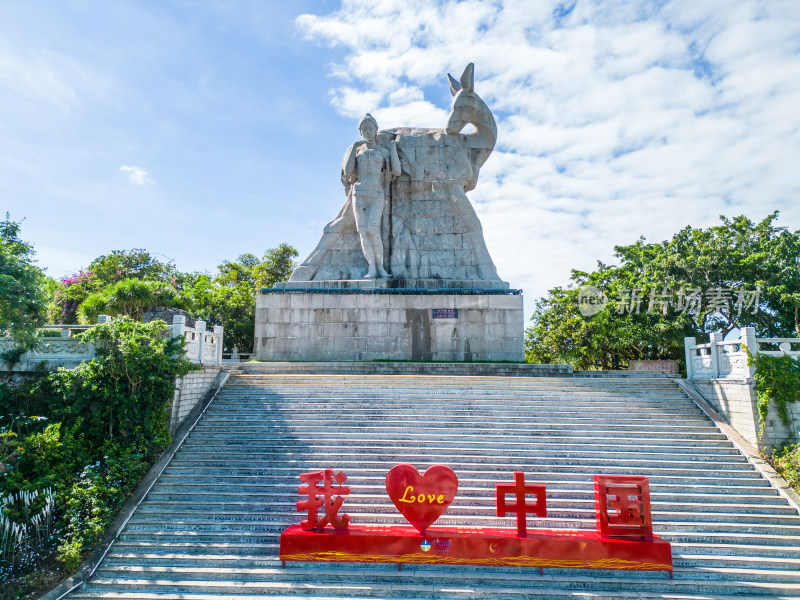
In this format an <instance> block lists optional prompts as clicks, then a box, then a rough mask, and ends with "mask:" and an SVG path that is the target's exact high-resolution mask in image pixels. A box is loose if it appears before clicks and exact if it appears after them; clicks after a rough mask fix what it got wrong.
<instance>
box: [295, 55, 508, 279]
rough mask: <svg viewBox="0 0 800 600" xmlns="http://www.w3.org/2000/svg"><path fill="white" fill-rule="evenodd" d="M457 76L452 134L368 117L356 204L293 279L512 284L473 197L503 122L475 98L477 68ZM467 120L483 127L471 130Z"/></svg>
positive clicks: (349, 175)
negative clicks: (380, 126) (497, 263)
mask: <svg viewBox="0 0 800 600" xmlns="http://www.w3.org/2000/svg"><path fill="white" fill-rule="evenodd" d="M447 77H448V82H449V85H450V92H451V93H452V95H453V104H452V107H451V111H450V116H449V118H448V122H447V125H446V127H445V128H444V129H420V128H411V127H400V128H395V129H389V130H383V131H378V130H377V123H376V122H375V119H373V118H372V117H371V116H369V115H367V116H365V117H364V118H363V119H362V120H361V123H360V124H359V129H360V130H361V134H362V136H363V137H364V139H363V140H361V141H358V142H356V143H355V144H353V145H352V146H351V147H350V148H349V149H348V151H347V153H346V155H345V159H344V163H343V165H342V183H344V185H345V190H346V193H347V200H346V202H345V204H344V206H343V207H342V209H341V210H340V211H339V214H338V215H337V217H336V218H335V219H334V220H333V221H331V222H330V223H328V225H326V226H325V228H324V229H323V234H322V238H321V239H320V241H319V243H318V244H317V247H316V248H315V249H314V251H313V252H312V253H311V254H310V255H309V257H308V258H307V259H306V260H305V261H304V262H303V263H302V264H301V265H300V266H299V267H297V269H295V271H294V273H292V276H291V278H290V280H289V281H290V282H303V281H336V280H359V279H362V278H383V277H388V276H389V274H388V272H387V271H389V272H391V273H392V279H393V280H397V281H402V280H414V281H415V282H417V283H414V285H413V286H414V287H419V286H426V285H428V284H427V283H426V281H433V280H447V281H449V282H451V283H452V285H453V286H456V287H458V286H461V287H484V288H485V287H486V286H487V285H488V286H490V287H492V286H493V285H494V283H496V284H497V285H498V286H500V284H504V285H505V286H506V287H507V284H505V282H501V281H500V278H499V277H498V276H497V271H496V270H495V267H494V263H493V262H492V259H491V257H490V256H489V251H488V250H487V248H486V243H485V241H484V239H483V230H482V228H481V224H480V221H479V219H478V216H477V215H476V214H475V210H474V209H473V208H472V205H471V203H470V201H469V198H468V197H467V192H468V191H470V190H473V189H474V188H475V185H476V183H477V180H478V174H479V171H480V168H481V167H482V166H483V164H484V163H485V162H486V160H487V158H489V155H490V154H491V153H492V150H493V148H494V145H495V141H496V139H497V125H496V124H495V120H494V117H493V116H492V113H491V111H490V110H489V108H488V107H487V106H486V104H485V103H484V102H483V100H481V98H480V97H479V96H478V95H477V94H476V93H475V89H474V66H473V65H472V63H470V64H469V65H467V67H466V69H464V73H463V74H462V75H461V79H460V80H456V79H455V78H453V77H452V76H450V75H449V74H448V76H447ZM467 124H472V125H474V126H475V131H474V132H472V133H468V134H462V133H461V130H462V129H463V128H464V127H465V126H466V125H467ZM384 258H386V259H387V260H388V264H386V265H384ZM476 282H490V283H488V284H486V283H484V284H483V285H482V286H476V285H474V284H475V283H476ZM492 282H494V283H492Z"/></svg>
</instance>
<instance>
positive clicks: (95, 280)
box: [50, 248, 181, 323]
mask: <svg viewBox="0 0 800 600" xmlns="http://www.w3.org/2000/svg"><path fill="white" fill-rule="evenodd" d="M180 277H181V274H180V273H178V272H177V270H176V269H175V266H174V265H172V263H163V262H161V261H159V260H158V259H156V258H155V257H153V256H152V255H151V254H150V253H149V252H147V251H146V250H142V249H140V248H134V249H132V250H113V251H112V252H111V253H110V254H104V255H102V256H99V257H97V258H96V259H94V260H93V261H92V262H91V264H89V267H88V268H87V269H86V270H82V271H79V272H78V273H75V274H74V275H71V276H69V277H65V278H64V279H62V280H61V287H60V288H59V289H57V290H56V293H55V298H54V301H53V308H52V310H51V314H50V318H51V319H52V321H53V322H55V323H77V322H78V320H79V319H78V313H79V310H80V307H81V305H82V304H83V303H84V301H85V300H86V299H87V298H88V297H89V296H91V295H92V294H96V293H99V292H102V291H103V290H104V289H105V288H107V287H108V286H111V285H113V284H115V283H119V282H120V281H123V280H126V279H137V280H142V281H160V282H163V283H169V284H171V285H172V286H173V287H175V288H178V287H179V286H180ZM93 302H95V303H96V302H97V299H94V300H93Z"/></svg>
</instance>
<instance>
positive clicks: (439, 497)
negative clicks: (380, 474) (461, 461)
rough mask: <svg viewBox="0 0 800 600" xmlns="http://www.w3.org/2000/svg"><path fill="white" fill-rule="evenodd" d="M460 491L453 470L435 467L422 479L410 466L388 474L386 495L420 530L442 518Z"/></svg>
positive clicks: (395, 469)
mask: <svg viewBox="0 0 800 600" xmlns="http://www.w3.org/2000/svg"><path fill="white" fill-rule="evenodd" d="M457 491H458V477H456V474H455V473H453V470H452V469H451V468H450V467H446V466H444V465H434V466H432V467H430V468H428V470H427V471H425V474H424V475H422V476H420V474H419V471H417V470H416V469H415V468H414V467H412V466H411V465H397V466H396V467H393V468H392V470H391V471H389V473H387V475H386V492H387V493H388V494H389V498H390V499H391V500H392V502H393V503H394V505H395V506H396V507H397V510H399V511H400V514H402V515H403V516H404V517H405V518H406V519H407V520H408V522H409V523H411V524H412V525H413V526H414V527H415V528H416V529H417V531H419V532H420V533H425V530H426V529H427V528H428V527H430V526H431V525H433V523H434V522H435V521H436V519H438V518H439V517H441V516H442V513H443V512H444V511H446V510H447V507H448V506H450V503H451V502H452V501H453V499H454V498H455V497H456V492H457Z"/></svg>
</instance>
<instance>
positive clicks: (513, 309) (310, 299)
mask: <svg viewBox="0 0 800 600" xmlns="http://www.w3.org/2000/svg"><path fill="white" fill-rule="evenodd" d="M265 291H266V292H268V293H264V292H265ZM265 291H262V293H261V294H259V295H258V296H257V298H256V323H255V338H256V339H255V348H254V350H255V357H254V358H255V359H256V360H267V361H371V360H414V361H454V362H462V361H466V362H470V361H510V362H522V361H523V360H524V358H525V352H524V323H523V320H524V316H523V309H522V295H521V294H518V293H505V294H503V293H476V292H475V291H470V292H467V293H455V292H453V293H419V294H418V293H409V291H408V290H397V291H396V292H393V291H392V290H388V289H383V290H381V291H380V293H375V291H372V290H369V291H368V290H349V291H348V293H341V292H333V291H322V290H319V291H305V292H300V291H282V290H276V289H270V290H265Z"/></svg>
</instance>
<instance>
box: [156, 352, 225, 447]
mask: <svg viewBox="0 0 800 600" xmlns="http://www.w3.org/2000/svg"><path fill="white" fill-rule="evenodd" d="M221 370H222V367H219V366H208V367H204V368H203V370H202V371H192V372H191V373H189V374H188V375H186V376H185V377H180V378H178V379H177V380H176V381H175V388H176V389H175V396H174V397H173V399H172V417H171V418H170V423H169V431H170V433H175V431H176V430H177V429H178V427H180V424H181V423H183V420H184V419H185V418H186V416H187V415H188V414H189V413H190V412H192V409H193V408H194V407H195V405H196V404H197V403H198V401H199V400H200V398H202V397H203V394H205V393H206V390H208V388H210V387H211V385H212V384H213V383H214V380H215V379H216V378H217V375H219V373H220V371H221Z"/></svg>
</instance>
